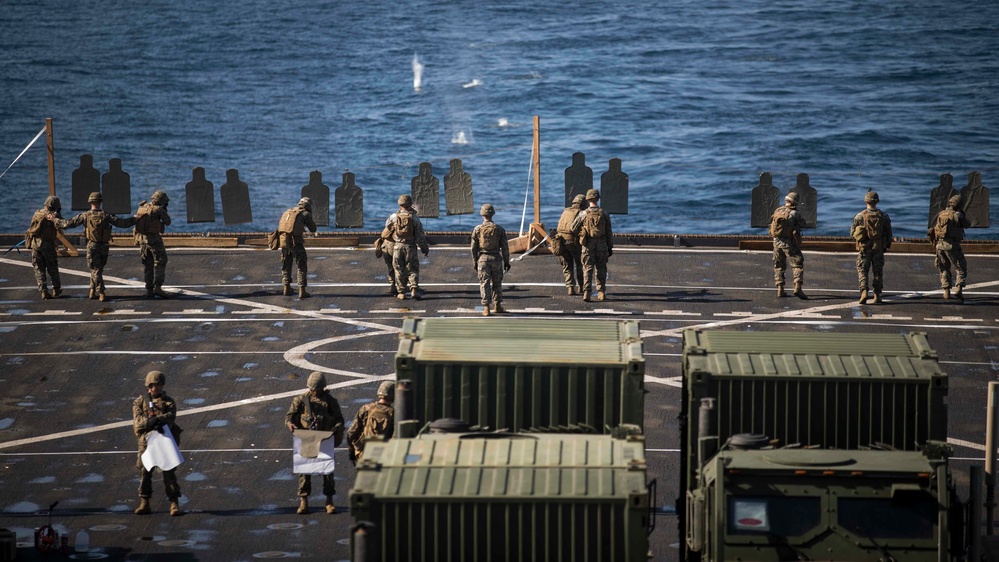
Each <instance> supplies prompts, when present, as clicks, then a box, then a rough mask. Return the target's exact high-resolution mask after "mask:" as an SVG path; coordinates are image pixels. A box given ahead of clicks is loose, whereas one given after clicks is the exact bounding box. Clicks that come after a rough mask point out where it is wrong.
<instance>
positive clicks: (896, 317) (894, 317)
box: [857, 314, 912, 320]
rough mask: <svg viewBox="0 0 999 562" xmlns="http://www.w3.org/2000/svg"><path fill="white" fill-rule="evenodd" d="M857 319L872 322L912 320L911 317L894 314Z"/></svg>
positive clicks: (871, 315)
mask: <svg viewBox="0 0 999 562" xmlns="http://www.w3.org/2000/svg"><path fill="white" fill-rule="evenodd" d="M857 318H866V319H871V320H912V317H911V316H895V315H894V314H869V315H867V316H858V317H857Z"/></svg>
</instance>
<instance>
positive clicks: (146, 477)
mask: <svg viewBox="0 0 999 562" xmlns="http://www.w3.org/2000/svg"><path fill="white" fill-rule="evenodd" d="M164 384H166V377H165V376H164V375H163V373H161V372H159V371H149V373H148V374H147V375H146V390H147V393H146V395H145V396H139V397H138V398H136V399H135V401H134V402H132V430H133V431H134V432H135V437H136V438H137V439H138V441H139V456H138V458H137V459H136V461H135V465H136V467H138V469H139V507H138V508H137V509H136V510H135V514H136V515H145V514H147V513H149V511H150V509H149V498H150V497H152V495H153V475H152V472H151V471H149V470H146V467H145V466H143V465H142V453H144V452H145V451H146V440H147V439H148V438H149V433H151V432H153V431H162V430H161V428H162V427H164V426H169V427H170V432H171V433H172V434H173V437H174V441H176V443H177V445H178V446H179V445H180V428H179V427H177V424H176V423H175V421H174V420H176V418H177V402H176V401H174V399H173V398H171V397H170V396H168V395H167V394H166V393H165V392H163V385H164ZM161 472H163V487H164V488H165V490H166V496H167V498H168V499H169V500H170V515H180V514H181V511H180V505H179V504H178V501H179V500H180V496H181V494H180V485H179V484H178V483H177V469H176V468H174V469H172V470H163V471H161Z"/></svg>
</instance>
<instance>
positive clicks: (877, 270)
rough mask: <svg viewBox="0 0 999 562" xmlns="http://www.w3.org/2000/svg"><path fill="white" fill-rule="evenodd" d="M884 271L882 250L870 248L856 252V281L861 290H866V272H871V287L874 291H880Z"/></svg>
mask: <svg viewBox="0 0 999 562" xmlns="http://www.w3.org/2000/svg"><path fill="white" fill-rule="evenodd" d="M872 270H873V271H872ZM884 271H885V253H884V252H882V251H878V250H874V249H871V248H865V249H863V250H860V251H859V252H857V281H858V284H859V285H858V286H859V288H860V290H861V291H866V290H867V287H868V285H867V274H868V272H871V273H872V275H871V288H872V289H874V292H875V293H881V289H883V288H884V280H885V279H884Z"/></svg>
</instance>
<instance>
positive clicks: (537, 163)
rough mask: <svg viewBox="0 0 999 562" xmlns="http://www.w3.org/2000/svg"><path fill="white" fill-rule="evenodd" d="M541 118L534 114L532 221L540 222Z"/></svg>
mask: <svg viewBox="0 0 999 562" xmlns="http://www.w3.org/2000/svg"><path fill="white" fill-rule="evenodd" d="M540 124H541V118H540V117H538V116H537V115H535V116H534V222H535V223H538V224H541V127H540Z"/></svg>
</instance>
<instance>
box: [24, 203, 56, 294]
mask: <svg viewBox="0 0 999 562" xmlns="http://www.w3.org/2000/svg"><path fill="white" fill-rule="evenodd" d="M61 211H62V203H60V201H59V198H58V197H55V196H49V197H48V198H46V199H45V204H44V205H43V206H42V208H41V209H38V210H37V211H35V214H34V216H32V217H31V226H29V227H28V231H27V233H26V235H25V242H26V244H25V245H26V246H27V247H28V249H29V250H31V266H32V267H33V268H34V269H35V281H36V282H37V283H38V290H39V291H41V293H42V299H52V298H56V297H58V296H59V295H61V294H62V281H61V280H60V279H59V256H58V254H57V253H56V240H57V239H58V234H59V230H58V229H57V228H56V223H55V221H56V220H58V219H62V215H61V214H60V212H61ZM46 274H48V277H49V278H51V279H52V292H49V290H48V287H47V283H48V279H47V278H46Z"/></svg>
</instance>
